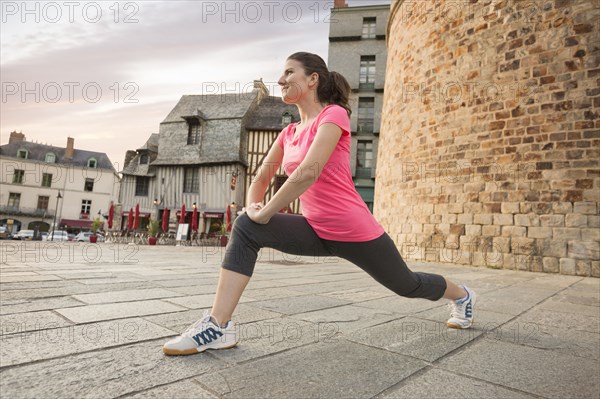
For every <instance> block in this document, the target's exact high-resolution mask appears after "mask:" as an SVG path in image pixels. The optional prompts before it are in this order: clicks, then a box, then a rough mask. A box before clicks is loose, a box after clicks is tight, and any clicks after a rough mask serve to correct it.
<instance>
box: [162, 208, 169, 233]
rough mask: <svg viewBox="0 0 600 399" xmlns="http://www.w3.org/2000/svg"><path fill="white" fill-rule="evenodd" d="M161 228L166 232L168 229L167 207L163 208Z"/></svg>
mask: <svg viewBox="0 0 600 399" xmlns="http://www.w3.org/2000/svg"><path fill="white" fill-rule="evenodd" d="M162 230H163V231H164V232H165V233H166V232H167V230H169V208H165V210H164V211H163V216H162Z"/></svg>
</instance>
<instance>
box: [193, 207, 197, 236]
mask: <svg viewBox="0 0 600 399" xmlns="http://www.w3.org/2000/svg"><path fill="white" fill-rule="evenodd" d="M192 231H198V209H196V207H194V211H193V212H192Z"/></svg>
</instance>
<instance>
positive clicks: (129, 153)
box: [123, 150, 137, 168]
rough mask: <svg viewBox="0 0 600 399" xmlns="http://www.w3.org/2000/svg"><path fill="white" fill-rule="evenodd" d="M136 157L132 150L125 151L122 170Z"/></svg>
mask: <svg viewBox="0 0 600 399" xmlns="http://www.w3.org/2000/svg"><path fill="white" fill-rule="evenodd" d="M136 155H137V152H135V151H133V150H127V152H126V153H125V164H124V165H123V168H126V167H127V165H129V163H130V162H131V161H132V160H133V158H135V157H136Z"/></svg>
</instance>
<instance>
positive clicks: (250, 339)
mask: <svg viewBox="0 0 600 399" xmlns="http://www.w3.org/2000/svg"><path fill="white" fill-rule="evenodd" d="M236 330H237V334H238V338H239V340H240V342H239V344H238V345H237V346H236V347H235V348H232V349H231V350H227V351H211V353H210V354H211V355H212V356H215V357H217V358H219V359H220V360H222V361H224V362H227V363H230V364H237V363H242V362H248V361H249V360H252V359H258V358H263V357H266V356H270V355H274V354H276V353H279V352H283V351H286V350H288V349H291V348H296V347H300V346H304V345H309V344H314V343H324V344H327V345H332V344H336V343H339V342H340V337H339V336H337V335H335V331H334V330H331V329H328V328H327V327H324V326H323V325H319V324H314V323H309V322H306V321H303V320H293V319H289V318H285V317H277V318H272V319H267V320H260V321H256V322H251V323H245V324H238V325H236Z"/></svg>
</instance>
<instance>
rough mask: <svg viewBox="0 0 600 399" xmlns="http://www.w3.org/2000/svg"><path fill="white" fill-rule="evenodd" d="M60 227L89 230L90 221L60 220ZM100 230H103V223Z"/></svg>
mask: <svg viewBox="0 0 600 399" xmlns="http://www.w3.org/2000/svg"><path fill="white" fill-rule="evenodd" d="M60 225H61V226H67V227H71V228H74V229H91V228H92V221H91V220H77V219H61V220H60ZM100 229H101V230H102V229H104V223H102V225H101V226H100Z"/></svg>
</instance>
